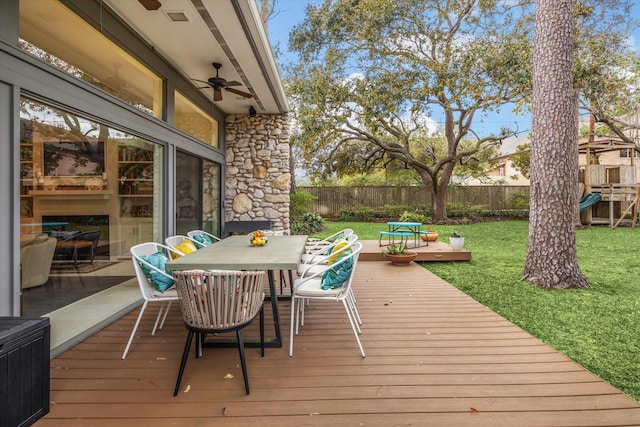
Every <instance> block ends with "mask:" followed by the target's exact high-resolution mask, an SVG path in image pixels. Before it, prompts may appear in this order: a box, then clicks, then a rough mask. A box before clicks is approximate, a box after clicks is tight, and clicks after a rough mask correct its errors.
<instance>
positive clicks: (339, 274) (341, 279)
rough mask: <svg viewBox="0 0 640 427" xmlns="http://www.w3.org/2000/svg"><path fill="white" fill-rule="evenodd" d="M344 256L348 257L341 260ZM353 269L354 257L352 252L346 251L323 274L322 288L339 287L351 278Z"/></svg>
mask: <svg viewBox="0 0 640 427" xmlns="http://www.w3.org/2000/svg"><path fill="white" fill-rule="evenodd" d="M343 258H348V259H346V260H345V261H344V262H341V261H342V259H343ZM338 263H339V264H338ZM336 264H337V265H336ZM352 270H353V257H352V256H351V253H347V252H345V253H343V254H342V255H340V257H339V258H338V259H337V260H336V261H335V263H334V265H333V266H332V267H329V268H328V269H327V271H325V272H324V274H323V275H322V281H321V282H320V285H321V288H322V289H323V290H325V291H326V290H328V289H336V288H339V287H340V286H342V285H344V283H345V282H346V281H347V280H348V279H349V276H350V275H351V271H352Z"/></svg>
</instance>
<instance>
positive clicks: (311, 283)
mask: <svg viewBox="0 0 640 427" xmlns="http://www.w3.org/2000/svg"><path fill="white" fill-rule="evenodd" d="M301 282H302V279H296V280H295V281H294V282H293V288H294V289H295V295H296V296H299V297H334V296H338V295H340V293H341V292H342V289H343V288H337V289H328V290H326V291H325V290H322V287H321V286H322V277H318V278H317V279H316V278H313V279H308V280H306V281H304V283H302V284H300V283H301ZM299 284H300V285H299ZM298 286H299V287H298Z"/></svg>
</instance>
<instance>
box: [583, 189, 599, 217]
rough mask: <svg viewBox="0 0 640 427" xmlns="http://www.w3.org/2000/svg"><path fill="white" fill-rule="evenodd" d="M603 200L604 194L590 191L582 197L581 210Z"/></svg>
mask: <svg viewBox="0 0 640 427" xmlns="http://www.w3.org/2000/svg"><path fill="white" fill-rule="evenodd" d="M600 200H602V196H601V195H600V194H599V193H588V194H585V195H584V197H582V199H580V212H582V211H583V210H585V209H587V208H588V207H589V206H593V205H595V204H596V203H598V202H599V201H600Z"/></svg>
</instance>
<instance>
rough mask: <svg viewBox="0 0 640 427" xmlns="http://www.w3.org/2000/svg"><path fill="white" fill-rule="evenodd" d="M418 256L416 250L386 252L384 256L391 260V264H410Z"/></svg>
mask: <svg viewBox="0 0 640 427" xmlns="http://www.w3.org/2000/svg"><path fill="white" fill-rule="evenodd" d="M417 256H418V254H417V253H416V252H405V253H404V254H399V255H390V254H384V257H385V258H386V259H388V260H389V261H391V265H408V264H409V263H410V262H411V261H413V259H414V258H415V257H417Z"/></svg>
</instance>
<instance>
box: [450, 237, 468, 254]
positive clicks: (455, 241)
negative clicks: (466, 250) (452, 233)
mask: <svg viewBox="0 0 640 427" xmlns="http://www.w3.org/2000/svg"><path fill="white" fill-rule="evenodd" d="M449 243H450V244H451V249H453V250H454V251H461V250H462V247H463V246H464V237H449Z"/></svg>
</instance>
